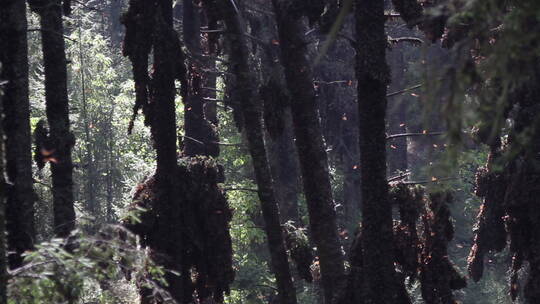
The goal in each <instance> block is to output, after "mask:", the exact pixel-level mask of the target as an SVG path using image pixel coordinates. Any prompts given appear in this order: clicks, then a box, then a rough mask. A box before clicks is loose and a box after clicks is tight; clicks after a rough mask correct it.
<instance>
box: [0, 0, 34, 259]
mask: <svg viewBox="0 0 540 304" xmlns="http://www.w3.org/2000/svg"><path fill="white" fill-rule="evenodd" d="M26 33H27V23H26V3H25V1H8V2H7V3H5V4H3V5H2V6H1V7H0V43H1V45H0V52H1V54H0V64H1V65H2V74H1V76H0V81H2V80H6V81H8V83H7V84H5V86H4V100H3V102H4V109H3V115H4V117H5V118H4V121H3V128H4V134H5V136H6V146H5V148H6V151H5V153H6V155H5V156H6V160H7V163H6V168H5V169H6V173H7V178H8V180H9V182H10V183H11V184H12V185H11V186H9V187H7V188H6V193H5V194H6V197H7V201H6V215H7V230H8V231H9V234H8V247H9V251H11V252H13V253H12V254H10V256H9V263H10V266H11V267H12V268H15V267H19V266H21V264H22V257H21V254H22V253H24V252H25V251H26V250H30V249H32V248H33V245H34V239H35V228H34V201H35V199H36V197H35V193H34V190H33V185H32V184H33V181H32V154H31V135H30V102H29V100H28V47H27V34H26Z"/></svg>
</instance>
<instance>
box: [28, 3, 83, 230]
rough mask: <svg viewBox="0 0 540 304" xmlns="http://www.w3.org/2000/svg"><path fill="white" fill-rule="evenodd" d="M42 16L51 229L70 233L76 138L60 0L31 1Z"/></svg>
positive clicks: (72, 224) (33, 7)
mask: <svg viewBox="0 0 540 304" xmlns="http://www.w3.org/2000/svg"><path fill="white" fill-rule="evenodd" d="M30 5H31V7H32V9H33V10H34V11H36V12H37V13H38V14H39V16H40V19H41V23H40V24H41V40H42V51H43V61H44V67H45V101H46V114H47V122H48V124H49V136H48V141H49V142H50V145H51V146H50V147H51V150H50V153H52V154H51V156H50V157H49V160H50V163H51V172H52V192H53V206H54V230H55V234H56V235H57V236H59V237H67V236H69V234H70V232H71V230H73V228H74V227H75V210H74V208H73V163H72V160H71V149H72V147H73V145H74V144H75V139H74V137H73V135H72V134H71V132H70V130H69V105H68V94H67V62H66V52H65V43H64V36H63V33H64V26H63V24H62V3H61V1H60V0H49V1H43V2H42V1H30Z"/></svg>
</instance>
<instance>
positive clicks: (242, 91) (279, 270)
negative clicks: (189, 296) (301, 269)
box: [220, 0, 297, 304]
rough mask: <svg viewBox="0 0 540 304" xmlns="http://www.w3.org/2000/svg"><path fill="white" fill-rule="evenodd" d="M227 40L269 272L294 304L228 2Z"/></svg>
mask: <svg viewBox="0 0 540 304" xmlns="http://www.w3.org/2000/svg"><path fill="white" fill-rule="evenodd" d="M220 2H222V3H221V7H222V13H223V21H224V23H225V26H226V28H227V29H226V39H227V40H228V43H229V60H231V63H230V65H231V66H230V67H231V69H230V71H231V72H232V73H233V74H234V75H235V76H236V82H235V88H234V89H235V90H236V91H237V94H238V95H237V97H238V101H239V103H240V105H241V112H242V116H243V120H244V126H245V128H244V130H245V133H246V137H247V142H248V147H249V152H250V154H251V158H252V161H253V168H254V170H255V180H256V182H257V186H258V194H259V199H260V201H261V207H262V213H263V217H264V221H265V231H266V235H267V238H268V246H269V251H270V259H271V265H272V267H271V269H272V272H273V273H274V275H275V277H276V283H277V289H278V293H279V300H280V303H282V304H294V303H297V300H296V292H295V289H294V285H293V282H292V277H291V271H290V267H289V263H288V260H287V253H286V251H285V242H284V239H283V234H282V227H281V224H280V221H279V210H278V202H277V200H276V195H275V192H274V181H273V180H272V175H271V172H270V166H269V163H268V158H267V155H266V147H265V143H264V134H263V128H262V117H261V110H260V106H258V105H257V104H256V103H255V100H257V99H256V90H255V88H256V87H255V84H254V83H253V79H254V77H253V75H252V71H251V70H250V67H249V62H248V60H249V57H248V56H249V52H248V48H247V44H246V41H245V38H244V26H243V22H242V20H241V18H240V16H238V14H237V11H236V10H235V8H234V7H233V5H232V4H231V2H230V1H229V0H221V1H220Z"/></svg>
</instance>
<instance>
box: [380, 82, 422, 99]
mask: <svg viewBox="0 0 540 304" xmlns="http://www.w3.org/2000/svg"><path fill="white" fill-rule="evenodd" d="M422 85H423V84H421V83H420V84H417V85H414V86H412V87H409V88H405V89H403V90H399V91H396V92H392V93H388V94H387V95H386V97H392V96H396V95H400V94H403V93H406V92H408V91H412V90H416V89H418V88H420V87H422Z"/></svg>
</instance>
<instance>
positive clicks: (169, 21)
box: [150, 0, 187, 301]
mask: <svg viewBox="0 0 540 304" xmlns="http://www.w3.org/2000/svg"><path fill="white" fill-rule="evenodd" d="M156 4H157V7H156V14H157V17H156V20H157V21H156V23H157V24H156V28H157V33H156V34H155V36H154V73H153V77H152V91H153V92H152V100H151V105H152V114H151V116H150V131H151V134H152V138H153V140H154V148H155V149H156V154H157V169H156V182H157V185H158V190H157V194H158V199H157V204H156V205H155V206H156V211H157V214H158V215H159V217H160V218H162V219H161V221H158V223H157V227H155V233H154V235H153V237H152V240H153V242H152V244H151V246H152V248H156V251H157V252H158V255H159V253H165V254H167V256H168V257H167V258H166V261H164V264H163V265H164V266H165V267H166V268H168V269H171V270H176V271H178V272H179V271H181V269H178V268H177V266H178V265H182V263H181V256H182V254H181V253H182V251H181V249H182V245H183V244H181V239H180V237H179V236H178V235H179V232H178V231H177V230H178V229H179V228H178V227H179V225H181V224H180V218H181V216H180V211H179V208H182V207H181V206H176V205H177V201H176V199H177V198H178V196H179V193H178V187H177V184H178V183H177V180H176V178H177V177H176V172H177V171H176V168H177V162H176V153H177V152H176V151H177V146H176V138H177V137H176V113H175V104H174V98H175V85H174V80H175V72H176V71H175V64H174V58H175V53H176V52H178V51H179V50H177V49H175V47H176V46H175V45H174V43H171V42H170V41H168V40H169V39H171V36H170V34H173V35H174V34H175V33H174V30H173V18H172V0H157V1H156ZM169 33H170V34H169ZM175 236H178V237H175ZM182 275H183V276H185V275H187V274H185V273H183V274H182ZM166 279H167V282H168V284H169V286H167V289H168V290H169V292H170V293H171V294H172V296H173V298H174V299H176V300H177V301H181V300H183V299H184V296H187V294H184V292H185V291H184V290H183V289H184V288H183V285H182V284H183V283H182V277H179V276H177V275H175V274H167V275H166Z"/></svg>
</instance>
